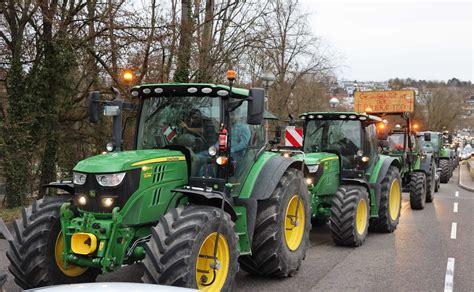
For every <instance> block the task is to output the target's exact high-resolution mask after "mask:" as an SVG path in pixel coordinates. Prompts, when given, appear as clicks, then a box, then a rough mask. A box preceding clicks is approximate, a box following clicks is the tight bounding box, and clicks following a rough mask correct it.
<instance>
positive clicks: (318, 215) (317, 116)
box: [294, 112, 402, 246]
mask: <svg viewBox="0 0 474 292" xmlns="http://www.w3.org/2000/svg"><path fill="white" fill-rule="evenodd" d="M300 118H301V119H302V120H303V121H304V126H303V127H304V142H303V148H302V149H303V153H301V154H297V155H295V156H294V158H295V159H304V162H305V165H306V167H307V170H306V171H307V173H306V175H305V177H306V178H307V183H308V184H309V192H310V194H311V196H310V197H311V209H312V219H313V221H314V222H315V223H318V222H319V223H321V222H327V221H328V220H329V222H330V229H331V233H332V238H333V239H334V241H335V243H336V244H338V245H343V246H360V245H361V244H362V243H363V242H364V240H365V238H366V236H367V233H368V230H369V229H370V230H372V231H378V232H393V231H394V230H395V229H396V227H397V225H398V222H399V217H400V208H401V201H402V193H401V178H400V167H401V165H400V162H399V160H398V159H396V158H393V157H390V156H387V155H380V154H379V152H378V137H377V135H378V134H377V131H376V124H377V123H380V122H381V121H382V120H381V119H380V118H378V117H376V116H372V115H367V114H360V113H350V112H330V113H327V112H309V113H304V114H302V115H300Z"/></svg>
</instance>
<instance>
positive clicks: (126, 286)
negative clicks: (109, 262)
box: [25, 282, 198, 292]
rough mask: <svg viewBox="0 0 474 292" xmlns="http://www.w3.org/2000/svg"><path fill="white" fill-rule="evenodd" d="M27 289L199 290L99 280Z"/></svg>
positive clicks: (44, 291)
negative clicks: (96, 281)
mask: <svg viewBox="0 0 474 292" xmlns="http://www.w3.org/2000/svg"><path fill="white" fill-rule="evenodd" d="M25 291H38V292H63V291H68V292H84V291H88V292H89V291H100V292H191V291H198V290H194V289H187V288H179V287H172V286H163V285H152V284H143V283H125V282H114V283H109V282H98V283H82V284H70V285H57V286H49V287H41V288H35V289H30V290H25Z"/></svg>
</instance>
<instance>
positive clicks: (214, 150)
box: [207, 145, 217, 157]
mask: <svg viewBox="0 0 474 292" xmlns="http://www.w3.org/2000/svg"><path fill="white" fill-rule="evenodd" d="M207 152H208V153H209V155H210V156H212V157H214V156H216V154H217V148H216V147H215V146H214V145H212V146H211V147H209V149H207Z"/></svg>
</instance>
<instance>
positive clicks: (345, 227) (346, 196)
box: [329, 186, 370, 246]
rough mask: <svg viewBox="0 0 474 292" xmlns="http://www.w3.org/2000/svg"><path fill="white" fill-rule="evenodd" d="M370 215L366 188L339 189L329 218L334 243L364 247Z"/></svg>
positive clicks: (334, 197) (348, 187)
mask: <svg viewBox="0 0 474 292" xmlns="http://www.w3.org/2000/svg"><path fill="white" fill-rule="evenodd" d="M369 213H370V204H369V195H368V193H367V190H366V189H365V188H364V187H360V186H342V187H339V189H338V190H337V191H336V193H335V194H334V196H333V200H332V206H331V216H330V217H329V222H330V228H331V233H332V238H333V240H334V242H335V243H336V244H337V245H343V246H360V245H362V243H363V242H364V241H365V238H366V237H367V231H368V226H369Z"/></svg>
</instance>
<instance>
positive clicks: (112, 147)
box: [105, 142, 115, 152]
mask: <svg viewBox="0 0 474 292" xmlns="http://www.w3.org/2000/svg"><path fill="white" fill-rule="evenodd" d="M105 149H107V151H109V152H112V151H114V149H115V145H114V143H112V142H109V143H107V145H106V146H105Z"/></svg>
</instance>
